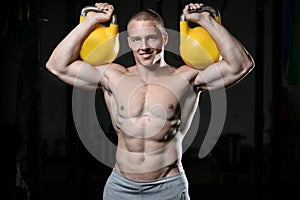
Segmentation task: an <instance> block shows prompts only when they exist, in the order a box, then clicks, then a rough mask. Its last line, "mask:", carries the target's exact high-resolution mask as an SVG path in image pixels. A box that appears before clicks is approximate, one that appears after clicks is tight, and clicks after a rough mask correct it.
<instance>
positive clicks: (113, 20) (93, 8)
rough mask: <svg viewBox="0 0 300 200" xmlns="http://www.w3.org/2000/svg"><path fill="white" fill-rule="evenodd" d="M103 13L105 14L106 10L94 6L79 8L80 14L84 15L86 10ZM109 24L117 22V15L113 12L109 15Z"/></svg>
mask: <svg viewBox="0 0 300 200" xmlns="http://www.w3.org/2000/svg"><path fill="white" fill-rule="evenodd" d="M91 11H92V12H96V13H104V14H107V10H99V9H98V8H97V7H96V6H86V7H84V8H82V10H81V14H80V15H81V16H82V17H85V16H86V14H87V13H88V12H91ZM111 24H118V20H117V15H116V14H113V15H112V17H111Z"/></svg>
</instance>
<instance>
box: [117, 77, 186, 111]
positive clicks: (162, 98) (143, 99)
mask: <svg viewBox="0 0 300 200" xmlns="http://www.w3.org/2000/svg"><path fill="white" fill-rule="evenodd" d="M190 87H191V86H190V85H189V83H188V82H187V81H186V80H184V79H183V78H182V77H178V76H171V77H161V78H157V79H155V80H154V81H151V82H145V81H143V80H141V79H139V78H138V77H132V76H128V77H127V76H124V77H123V78H122V79H121V80H120V81H119V82H118V84H116V87H115V88H114V90H113V91H112V98H114V102H116V105H115V106H117V107H116V108H117V110H118V112H119V114H121V115H124V116H131V117H135V116H143V115H149V116H157V117H159V116H169V117H171V116H172V115H174V113H178V111H179V110H180V100H181V98H182V96H183V95H184V94H185V93H186V91H187V90H189V88H190Z"/></svg>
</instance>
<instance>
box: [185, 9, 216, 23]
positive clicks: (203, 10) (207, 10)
mask: <svg viewBox="0 0 300 200" xmlns="http://www.w3.org/2000/svg"><path fill="white" fill-rule="evenodd" d="M202 12H209V13H210V15H211V16H212V17H213V18H220V17H221V14H220V12H219V11H218V10H217V9H215V8H213V7H211V6H203V7H201V8H199V9H196V10H189V13H202ZM180 21H186V19H185V16H184V14H182V15H181V16H180Z"/></svg>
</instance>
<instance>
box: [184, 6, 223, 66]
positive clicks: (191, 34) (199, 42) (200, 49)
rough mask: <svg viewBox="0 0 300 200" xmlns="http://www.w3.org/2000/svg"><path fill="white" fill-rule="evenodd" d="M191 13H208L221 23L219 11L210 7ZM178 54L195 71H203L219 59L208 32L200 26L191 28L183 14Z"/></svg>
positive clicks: (214, 44) (215, 46)
mask: <svg viewBox="0 0 300 200" xmlns="http://www.w3.org/2000/svg"><path fill="white" fill-rule="evenodd" d="M193 12H198V13H201V12H209V13H210V14H211V15H212V16H213V17H214V19H215V20H216V21H217V22H219V23H221V16H220V13H219V11H218V10H216V9H214V8H212V7H210V6H203V7H201V8H200V9H198V10H191V11H190V13H193ZM180 54H181V57H182V59H183V61H184V62H185V63H186V64H187V65H189V66H191V67H194V68H197V69H204V68H206V67H207V66H208V65H210V64H212V63H214V62H216V61H218V60H219V59H220V52H219V50H218V47H217V45H216V43H215V41H214V40H213V39H212V38H211V36H210V35H209V34H208V32H207V31H206V30H205V29H204V28H203V27H201V26H197V27H194V28H191V27H190V26H189V24H188V21H187V20H186V19H185V16H184V14H182V15H181V17H180Z"/></svg>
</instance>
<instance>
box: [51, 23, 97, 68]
mask: <svg viewBox="0 0 300 200" xmlns="http://www.w3.org/2000/svg"><path fill="white" fill-rule="evenodd" d="M94 25H95V23H94V22H92V21H91V20H84V21H83V22H81V23H80V24H78V25H77V26H76V27H75V28H74V29H73V30H72V31H71V32H70V33H69V34H68V35H67V36H66V37H65V38H64V39H63V40H62V41H61V42H60V43H59V44H58V46H57V47H56V48H55V49H54V51H53V53H52V55H51V56H50V58H49V60H48V62H47V68H48V69H52V70H56V71H61V72H63V71H65V70H66V68H67V66H68V65H70V64H71V63H72V62H74V61H75V60H76V59H77V58H78V54H79V51H80V48H81V46H82V43H83V41H84V40H85V39H86V37H87V36H88V34H89V33H90V31H91V30H92V29H93V27H94Z"/></svg>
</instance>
